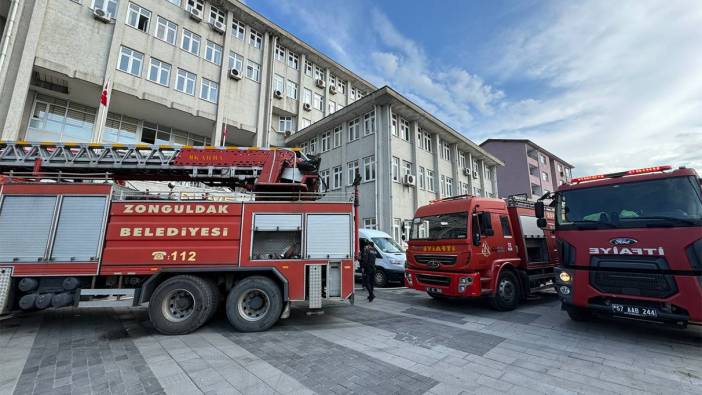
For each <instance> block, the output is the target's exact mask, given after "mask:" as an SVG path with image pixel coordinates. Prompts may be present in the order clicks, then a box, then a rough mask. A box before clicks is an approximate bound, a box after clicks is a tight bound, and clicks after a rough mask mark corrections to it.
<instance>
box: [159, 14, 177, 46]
mask: <svg viewBox="0 0 702 395" xmlns="http://www.w3.org/2000/svg"><path fill="white" fill-rule="evenodd" d="M162 22H165V23H162ZM169 24H171V25H173V26H172V27H171V26H169ZM159 29H162V30H163V34H164V36H163V37H160V36H159ZM170 32H172V33H173V40H172V41H170V40H168V34H169V33H170ZM154 37H156V38H157V39H159V40H161V41H163V42H165V43H168V44H171V45H173V46H175V45H176V42H177V41H178V24H177V23H175V22H173V21H170V20H168V19H166V18H164V17H162V16H161V15H158V16H157V17H156V29H154Z"/></svg>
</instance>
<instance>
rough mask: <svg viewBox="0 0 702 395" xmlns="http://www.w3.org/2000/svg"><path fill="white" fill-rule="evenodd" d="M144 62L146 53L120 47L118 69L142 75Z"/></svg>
mask: <svg viewBox="0 0 702 395" xmlns="http://www.w3.org/2000/svg"><path fill="white" fill-rule="evenodd" d="M143 63H144V54H143V53H141V52H137V51H135V50H133V49H131V48H127V47H120V49H119V63H117V69H118V70H122V71H124V72H125V73H129V74H132V75H135V76H137V77H140V76H141V65H142V64H143Z"/></svg>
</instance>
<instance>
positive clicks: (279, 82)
mask: <svg viewBox="0 0 702 395" xmlns="http://www.w3.org/2000/svg"><path fill="white" fill-rule="evenodd" d="M275 91H280V93H281V94H282V93H283V92H285V79H284V78H283V77H281V76H279V75H278V74H273V92H275Z"/></svg>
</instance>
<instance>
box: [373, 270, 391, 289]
mask: <svg viewBox="0 0 702 395" xmlns="http://www.w3.org/2000/svg"><path fill="white" fill-rule="evenodd" d="M374 281H375V286H376V287H378V288H383V287H385V286H387V285H388V275H387V274H386V273H385V270H383V269H376V270H375V277H374Z"/></svg>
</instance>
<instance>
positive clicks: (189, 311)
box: [161, 289, 195, 322]
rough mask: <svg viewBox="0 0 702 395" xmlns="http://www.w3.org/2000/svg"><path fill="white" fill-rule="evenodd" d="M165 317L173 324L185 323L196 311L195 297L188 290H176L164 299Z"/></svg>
mask: <svg viewBox="0 0 702 395" xmlns="http://www.w3.org/2000/svg"><path fill="white" fill-rule="evenodd" d="M161 311H162V313H163V316H164V317H166V319H167V320H168V321H171V322H183V321H185V320H187V319H188V318H190V317H191V316H192V315H193V312H194V311H195V297H194V296H193V294H192V293H190V291H188V290H186V289H174V290H172V291H170V292H169V293H168V294H167V295H166V297H165V298H164V299H163V303H162V304H161Z"/></svg>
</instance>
